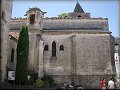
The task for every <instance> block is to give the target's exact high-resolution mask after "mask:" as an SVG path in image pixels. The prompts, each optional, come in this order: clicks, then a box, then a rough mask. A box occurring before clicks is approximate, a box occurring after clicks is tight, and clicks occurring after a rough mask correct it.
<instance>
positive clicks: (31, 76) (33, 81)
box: [27, 71, 38, 84]
mask: <svg viewBox="0 0 120 90" xmlns="http://www.w3.org/2000/svg"><path fill="white" fill-rule="evenodd" d="M28 75H29V76H30V79H29V80H28V83H29V84H33V83H35V81H36V80H37V79H38V73H34V72H32V71H28V73H27V76H28Z"/></svg>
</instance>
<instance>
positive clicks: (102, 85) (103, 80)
mask: <svg viewBox="0 0 120 90" xmlns="http://www.w3.org/2000/svg"><path fill="white" fill-rule="evenodd" d="M100 89H101V90H106V80H105V79H104V78H103V79H102V80H101V82H100Z"/></svg>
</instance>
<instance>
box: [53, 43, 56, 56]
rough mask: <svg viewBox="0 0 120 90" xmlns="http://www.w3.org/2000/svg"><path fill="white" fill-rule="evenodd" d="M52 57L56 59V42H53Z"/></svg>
mask: <svg viewBox="0 0 120 90" xmlns="http://www.w3.org/2000/svg"><path fill="white" fill-rule="evenodd" d="M52 56H53V57H56V42H55V41H53V42H52Z"/></svg>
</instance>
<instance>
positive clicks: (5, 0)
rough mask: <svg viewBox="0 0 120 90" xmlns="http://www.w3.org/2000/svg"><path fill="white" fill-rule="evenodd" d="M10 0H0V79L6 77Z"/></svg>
mask: <svg viewBox="0 0 120 90" xmlns="http://www.w3.org/2000/svg"><path fill="white" fill-rule="evenodd" d="M12 4H13V1H12V0H0V7H1V10H0V11H1V14H0V21H1V23H0V27H1V32H0V42H1V49H0V55H1V56H0V59H1V60H0V81H4V80H5V79H6V69H7V61H8V57H7V56H8V51H9V48H8V45H9V30H10V21H11V14H12Z"/></svg>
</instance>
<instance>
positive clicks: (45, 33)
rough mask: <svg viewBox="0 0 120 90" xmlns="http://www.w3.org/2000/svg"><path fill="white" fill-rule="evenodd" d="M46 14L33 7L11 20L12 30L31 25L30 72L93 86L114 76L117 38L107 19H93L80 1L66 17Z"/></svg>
mask: <svg viewBox="0 0 120 90" xmlns="http://www.w3.org/2000/svg"><path fill="white" fill-rule="evenodd" d="M45 13H46V12H43V11H41V10H40V9H39V8H30V9H29V10H28V11H27V12H26V16H27V17H26V18H14V19H12V20H11V30H10V32H11V33H19V31H20V29H21V27H22V26H23V25H28V26H29V62H28V69H29V70H30V71H34V72H36V73H38V77H39V78H41V77H43V76H44V75H50V76H52V77H53V78H54V80H55V83H65V82H71V83H72V84H75V85H76V84H81V85H83V86H85V87H89V88H90V87H91V88H92V87H96V88H99V85H100V83H99V82H100V80H101V79H102V78H106V80H109V78H110V77H111V76H112V75H114V72H115V68H114V37H113V36H112V35H111V32H110V31H109V26H108V19H107V18H91V17H90V13H86V12H84V10H83V9H82V7H81V6H80V4H79V3H77V4H76V6H75V9H74V11H73V12H72V13H69V14H68V16H67V17H65V18H58V17H53V18H44V14H45Z"/></svg>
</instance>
